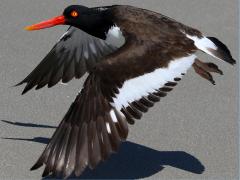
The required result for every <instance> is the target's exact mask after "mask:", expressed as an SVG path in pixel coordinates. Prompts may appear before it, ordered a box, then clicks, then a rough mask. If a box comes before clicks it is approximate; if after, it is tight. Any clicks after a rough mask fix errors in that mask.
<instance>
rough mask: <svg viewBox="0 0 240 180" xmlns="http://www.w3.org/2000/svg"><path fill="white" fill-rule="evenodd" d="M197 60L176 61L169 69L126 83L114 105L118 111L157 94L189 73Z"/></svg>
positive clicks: (117, 95)
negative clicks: (149, 95)
mask: <svg viewBox="0 0 240 180" xmlns="http://www.w3.org/2000/svg"><path fill="white" fill-rule="evenodd" d="M195 59H196V56H195V55H190V56H188V57H184V58H179V59H175V60H174V61H172V62H170V64H169V66H168V67H167V68H159V69H156V70H155V71H153V72H151V73H147V74H144V75H142V76H139V77H136V78H133V79H130V80H127V81H125V82H124V84H123V86H122V88H120V89H119V94H116V98H114V99H113V101H114V103H113V105H114V106H115V107H116V109H117V110H121V109H122V107H127V106H128V104H129V103H131V102H133V101H136V100H139V99H141V98H142V97H143V96H147V95H148V94H149V93H153V92H156V90H157V89H159V88H161V87H163V86H164V85H165V84H166V83H167V82H169V81H174V78H176V77H179V78H181V77H182V73H186V72H187V70H188V69H189V68H190V67H191V66H192V64H193V63H194V60H195Z"/></svg>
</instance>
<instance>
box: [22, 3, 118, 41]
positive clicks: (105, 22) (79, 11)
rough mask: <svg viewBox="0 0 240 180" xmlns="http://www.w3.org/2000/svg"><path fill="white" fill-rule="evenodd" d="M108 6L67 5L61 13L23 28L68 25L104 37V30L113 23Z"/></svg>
mask: <svg viewBox="0 0 240 180" xmlns="http://www.w3.org/2000/svg"><path fill="white" fill-rule="evenodd" d="M107 10H108V8H88V7H85V6H80V5H71V6H69V7H67V8H66V9H65V10H64V12H63V14H62V15H60V16H57V17H54V18H51V19H49V20H46V21H42V22H40V23H37V24H34V25H31V26H27V27H25V30H28V31H34V30H40V29H45V28H50V27H53V26H57V25H70V26H74V27H77V28H79V29H81V30H83V31H85V32H87V33H89V34H92V35H94V36H96V37H99V38H104V37H103V36H105V31H106V30H107V29H108V28H109V27H111V26H112V25H113V22H112V20H111V13H110V12H109V11H107Z"/></svg>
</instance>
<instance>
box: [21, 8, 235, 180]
mask: <svg viewBox="0 0 240 180" xmlns="http://www.w3.org/2000/svg"><path fill="white" fill-rule="evenodd" d="M56 25H69V26H70V27H69V29H68V30H67V32H66V33H65V34H64V35H63V36H62V37H61V38H60V40H59V41H58V42H57V44H56V45H55V46H54V47H53V49H52V50H51V51H50V52H49V53H48V54H47V56H46V57H45V58H44V59H43V60H42V62H41V63H40V64H39V65H38V66H37V67H36V68H35V69H34V70H33V71H32V72H31V73H30V74H29V75H28V76H27V77H26V78H25V79H24V80H23V81H22V82H20V83H19V84H18V85H22V84H24V83H26V86H25V89H24V91H23V94H24V93H26V92H27V91H29V90H30V89H32V88H34V87H35V88H36V89H40V88H42V87H44V86H48V87H49V88H50V87H52V86H54V85H56V84H57V83H58V82H59V81H62V82H63V83H67V82H69V81H70V80H72V79H73V78H81V77H82V76H83V75H84V74H85V73H86V72H88V77H87V79H86V81H85V83H84V86H83V88H82V90H81V91H80V92H79V94H78V95H77V97H76V99H75V101H74V102H73V103H72V105H71V107H70V108H69V110H68V111H67V113H66V115H65V116H64V117H63V120H62V121H61V123H60V125H59V126H58V128H57V129H56V131H55V133H54V134H53V136H52V138H51V140H50V142H49V143H48V145H47V146H46V148H45V150H44V151H43V153H42V155H41V156H40V158H39V159H38V160H37V162H36V164H35V165H34V166H33V167H32V168H31V170H35V169H38V168H39V167H41V166H42V165H45V170H44V172H43V177H45V176H48V175H53V176H55V177H65V178H67V177H69V176H70V175H76V176H80V175H81V173H82V172H83V171H84V169H85V168H86V167H89V168H91V169H93V168H95V167H96V166H97V165H98V164H99V163H100V162H102V161H104V160H106V159H108V158H109V156H110V155H111V154H112V153H114V152H116V151H117V150H118V148H119V146H120V143H121V142H122V141H124V140H126V138H127V136H128V124H134V123H135V121H136V120H139V119H140V118H141V117H142V114H143V113H146V112H147V111H148V110H149V108H151V107H152V106H153V105H154V104H155V103H156V102H158V101H160V99H161V98H162V97H165V96H166V95H167V93H168V92H170V91H172V89H173V88H174V87H175V86H176V85H177V83H178V82H179V81H180V80H181V79H182V77H183V76H184V75H185V74H186V72H187V70H188V69H189V68H191V67H193V68H194V70H195V72H196V73H197V74H199V75H200V76H201V77H203V78H205V79H207V80H209V81H210V82H211V83H212V84H215V81H214V80H213V77H212V75H211V73H219V74H223V73H222V71H221V70H220V69H219V68H218V66H217V65H215V64H214V63H211V62H209V63H206V62H202V61H201V60H199V59H198V57H197V56H196V55H195V53H196V52H197V51H199V50H200V51H202V52H204V53H207V54H208V55H210V56H212V57H214V58H216V59H219V60H223V61H226V62H228V63H230V64H232V65H233V64H235V63H236V61H235V60H234V59H233V58H232V56H231V53H230V51H229V49H228V48H227V47H226V45H224V44H223V43H222V42H220V41H219V40H218V39H217V38H215V37H207V36H205V35H203V34H202V33H201V32H200V31H199V30H197V29H194V28H191V27H189V26H186V25H184V24H182V23H180V22H177V21H176V20H174V19H171V18H169V17H166V16H164V15H162V14H159V13H156V12H152V11H149V10H146V9H140V8H137V7H133V6H127V5H113V6H105V7H94V8H88V7H85V6H80V5H72V6H69V7H67V8H66V9H65V10H64V12H63V14H62V15H61V16H57V17H55V18H52V19H50V20H47V21H43V22H40V23H38V24H35V25H31V26H27V27H26V28H25V29H26V30H30V31H32V30H39V29H44V28H50V27H53V26H56Z"/></svg>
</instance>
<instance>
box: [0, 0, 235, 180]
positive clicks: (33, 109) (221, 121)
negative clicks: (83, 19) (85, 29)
mask: <svg viewBox="0 0 240 180" xmlns="http://www.w3.org/2000/svg"><path fill="white" fill-rule="evenodd" d="M70 4H83V5H87V6H101V5H112V4H131V5H134V6H138V7H142V8H146V9H150V10H154V11H157V12H160V13H162V14H165V15H167V16H170V17H172V18H175V19H176V20H179V21H181V22H183V23H185V24H187V25H190V26H192V27H195V28H198V29H199V30H201V31H202V32H205V33H206V34H207V35H208V36H215V37H218V38H219V39H220V40H222V41H223V42H224V43H226V44H227V45H228V47H229V49H230V50H231V51H232V54H233V56H234V57H235V58H236V59H237V57H238V35H237V28H238V19H237V17H238V6H237V0H201V1H199V0H181V1H178V0H167V1H166V0H131V1H127V0H122V1H120V0H115V1H113V0H111V1H110V0H105V1H99V0H98V1H97V0H91V1H86V0H79V1H76V0H75V1H70V0H68V1H59V0H44V1H40V0H21V1H19V0H1V3H0V24H1V26H0V34H1V35H0V120H3V121H0V138H1V139H0V179H1V180H2V179H25V180H26V179H41V173H42V169H41V170H37V171H33V172H30V171H29V168H30V167H31V166H32V165H33V163H35V161H36V160H37V158H38V157H39V155H40V153H42V150H43V148H44V146H45V144H46V143H47V142H48V138H50V137H51V135H52V133H53V132H54V127H55V126H57V125H58V123H59V122H60V120H61V119H62V117H63V115H64V114H65V112H66V111H67V110H68V108H69V106H70V104H71V102H72V101H73V100H74V99H75V95H76V94H77V92H78V91H79V90H80V89H81V87H82V83H83V81H84V78H83V79H81V80H73V81H71V82H70V83H69V85H68V86H65V85H57V86H55V87H53V88H51V89H47V88H44V89H42V90H40V91H30V92H29V93H28V94H27V95H24V96H21V91H22V89H23V86H22V87H17V88H15V87H11V86H12V85H14V84H16V83H18V82H19V81H20V80H22V79H23V78H24V77H25V76H26V75H28V73H30V71H32V70H33V68H34V67H35V66H36V65H37V64H38V63H39V62H40V61H41V59H42V58H43V57H44V56H45V55H46V53H47V52H48V51H49V50H50V49H51V48H52V46H53V45H54V44H55V42H56V41H57V40H58V38H59V37H60V36H61V35H62V33H63V32H64V31H65V30H66V29H67V27H55V28H52V29H48V30H42V31H38V32H26V31H24V30H23V27H24V26H26V25H29V24H32V23H36V22H39V21H41V20H44V19H47V18H50V17H53V16H56V15H59V14H61V13H62V11H63V9H64V8H65V7H66V6H67V5H70ZM159 28H161V27H159ZM199 57H200V59H202V60H204V61H212V62H215V63H216V64H218V65H219V67H220V68H221V69H222V70H223V72H224V76H219V75H214V78H215V80H216V86H213V85H211V84H210V83H209V82H208V81H206V80H204V79H202V78H201V77H200V76H198V75H197V74H195V72H194V71H193V70H190V71H189V73H188V74H187V75H186V76H185V78H184V79H183V80H182V81H181V83H180V84H179V85H178V86H177V87H176V88H175V89H174V91H173V92H171V93H170V94H169V95H168V97H166V98H164V99H163V100H162V101H161V102H160V103H158V104H157V105H156V106H155V107H154V108H152V109H151V110H150V111H149V113H147V114H146V115H145V116H144V117H143V118H142V120H141V121H139V122H137V123H136V124H135V125H134V126H131V127H130V134H129V138H128V142H126V143H124V144H123V146H122V147H121V149H120V152H119V153H118V154H115V155H114V156H112V157H111V159H110V160H109V161H107V162H105V163H103V164H101V165H100V166H99V167H98V168H97V169H96V170H95V171H92V172H91V171H86V172H85V173H84V174H83V176H82V177H83V178H95V179H97V178H113V179H114V178H126V179H138V178H148V179H161V180H164V179H166V180H168V179H184V180H187V179H227V180H231V179H235V178H237V173H238V145H237V144H238V124H237V102H238V96H237V95H238V94H237V87H238V82H237V76H238V73H237V72H238V68H237V66H235V67H232V66H231V65H229V64H227V63H225V62H222V61H219V60H215V59H213V58H211V57H208V56H206V55H203V54H201V53H200V54H199ZM6 138H7V139H6ZM9 138H10V139H9ZM11 138H12V139H11Z"/></svg>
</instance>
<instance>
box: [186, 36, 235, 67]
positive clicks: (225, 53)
mask: <svg viewBox="0 0 240 180" xmlns="http://www.w3.org/2000/svg"><path fill="white" fill-rule="evenodd" d="M187 37H188V38H190V39H192V40H193V41H194V44H195V46H196V47H197V48H198V49H199V50H201V51H203V52H205V53H207V54H209V55H211V56H213V57H215V58H217V59H220V60H223V61H226V62H228V63H230V64H232V65H234V64H236V61H235V60H234V59H233V57H232V55H231V52H230V50H229V49H228V48H227V46H226V45H225V44H223V43H222V42H221V41H219V40H218V39H217V38H215V37H201V38H199V37H196V36H190V35H187Z"/></svg>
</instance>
